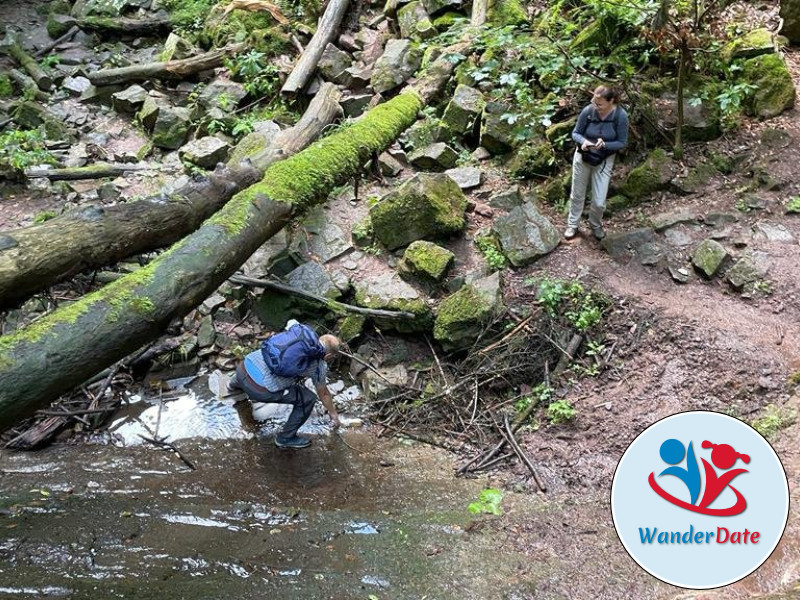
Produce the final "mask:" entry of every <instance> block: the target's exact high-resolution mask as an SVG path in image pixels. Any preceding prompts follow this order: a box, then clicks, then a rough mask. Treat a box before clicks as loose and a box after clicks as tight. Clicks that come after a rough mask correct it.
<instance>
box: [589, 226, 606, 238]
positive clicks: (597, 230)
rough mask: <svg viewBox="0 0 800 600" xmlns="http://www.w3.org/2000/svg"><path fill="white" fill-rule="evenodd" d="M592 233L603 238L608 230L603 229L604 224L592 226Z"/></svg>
mask: <svg viewBox="0 0 800 600" xmlns="http://www.w3.org/2000/svg"><path fill="white" fill-rule="evenodd" d="M592 234H594V237H595V238H596V239H598V240H602V239H603V238H604V237H606V230H605V229H603V226H602V225H601V226H599V227H592Z"/></svg>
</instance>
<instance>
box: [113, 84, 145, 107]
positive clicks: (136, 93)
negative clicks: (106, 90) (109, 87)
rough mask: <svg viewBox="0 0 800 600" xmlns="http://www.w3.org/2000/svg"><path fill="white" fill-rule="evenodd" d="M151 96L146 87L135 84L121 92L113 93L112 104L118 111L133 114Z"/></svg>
mask: <svg viewBox="0 0 800 600" xmlns="http://www.w3.org/2000/svg"><path fill="white" fill-rule="evenodd" d="M149 97H150V96H148V95H147V90H146V89H144V88H143V87H142V86H140V85H136V84H134V85H132V86H130V87H128V88H125V89H124V90H122V91H121V92H117V93H116V94H112V95H111V105H112V106H113V107H114V110H115V111H117V112H120V113H128V114H133V113H135V112H136V111H137V110H139V109H140V108H141V107H142V105H143V104H144V101H145V100H147V99H148V98H149Z"/></svg>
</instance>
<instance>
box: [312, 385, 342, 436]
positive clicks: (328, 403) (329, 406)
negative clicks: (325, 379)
mask: <svg viewBox="0 0 800 600" xmlns="http://www.w3.org/2000/svg"><path fill="white" fill-rule="evenodd" d="M317 395H318V396H319V399H320V400H321V401H322V406H324V407H325V410H327V411H328V414H329V415H330V416H331V421H332V422H333V428H334V429H339V427H340V426H341V424H342V423H341V421H339V413H337V412H336V407H335V406H334V405H333V397H332V396H331V393H330V392H329V391H328V386H326V385H325V384H324V383H323V384H322V385H319V386H317Z"/></svg>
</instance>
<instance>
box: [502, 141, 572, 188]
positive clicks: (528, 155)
mask: <svg viewBox="0 0 800 600" xmlns="http://www.w3.org/2000/svg"><path fill="white" fill-rule="evenodd" d="M508 170H509V171H510V173H511V175H512V176H513V177H515V178H517V179H546V178H547V177H549V176H550V175H552V174H553V173H556V172H557V171H558V170H559V165H558V162H557V161H556V153H555V152H554V151H553V147H552V146H551V145H550V143H549V142H547V141H546V140H540V141H538V142H536V141H532V142H528V143H527V144H525V145H524V146H522V147H521V148H518V149H517V151H516V152H515V153H514V157H513V158H512V159H511V161H510V162H509V164H508Z"/></svg>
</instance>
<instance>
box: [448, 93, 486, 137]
mask: <svg viewBox="0 0 800 600" xmlns="http://www.w3.org/2000/svg"><path fill="white" fill-rule="evenodd" d="M485 105H486V101H485V100H484V98H483V94H482V93H481V92H480V91H479V90H476V89H475V88H472V87H469V86H467V85H463V84H459V85H458V86H456V91H455V92H454V93H453V99H452V100H451V101H450V102H449V103H448V104H447V108H445V110H444V114H443V115H442V122H443V123H444V124H445V125H446V126H447V127H448V128H449V129H450V131H452V132H453V133H455V134H457V135H465V134H468V133H471V132H472V130H473V129H474V127H475V122H476V121H477V120H478V118H479V117H480V115H481V112H483V107H484V106H485Z"/></svg>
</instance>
